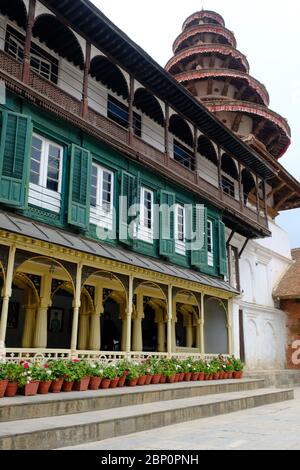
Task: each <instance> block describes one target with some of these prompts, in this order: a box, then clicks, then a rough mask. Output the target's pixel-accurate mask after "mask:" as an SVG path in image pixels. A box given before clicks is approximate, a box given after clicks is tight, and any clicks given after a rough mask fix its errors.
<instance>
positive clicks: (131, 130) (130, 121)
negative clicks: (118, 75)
mask: <svg viewBox="0 0 300 470" xmlns="http://www.w3.org/2000/svg"><path fill="white" fill-rule="evenodd" d="M134 83H135V81H134V77H133V76H132V75H130V87H129V96H128V132H129V145H132V143H133V136H134V122H133V121H134V120H133V102H134Z"/></svg>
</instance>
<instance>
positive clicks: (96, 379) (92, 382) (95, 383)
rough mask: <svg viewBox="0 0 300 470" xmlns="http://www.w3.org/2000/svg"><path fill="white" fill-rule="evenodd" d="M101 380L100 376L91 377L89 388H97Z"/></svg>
mask: <svg viewBox="0 0 300 470" xmlns="http://www.w3.org/2000/svg"><path fill="white" fill-rule="evenodd" d="M101 382H102V377H91V380H90V383H89V390H98V389H99V388H100V385H101Z"/></svg>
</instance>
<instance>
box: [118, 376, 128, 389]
mask: <svg viewBox="0 0 300 470" xmlns="http://www.w3.org/2000/svg"><path fill="white" fill-rule="evenodd" d="M126 377H127V374H126V375H123V376H122V377H120V378H119V383H118V387H124V386H125V382H126Z"/></svg>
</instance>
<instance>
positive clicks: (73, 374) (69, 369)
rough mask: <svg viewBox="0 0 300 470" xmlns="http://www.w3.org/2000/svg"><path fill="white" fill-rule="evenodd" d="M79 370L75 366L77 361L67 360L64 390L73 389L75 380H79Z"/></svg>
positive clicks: (67, 391) (69, 390)
mask: <svg viewBox="0 0 300 470" xmlns="http://www.w3.org/2000/svg"><path fill="white" fill-rule="evenodd" d="M77 377H78V375H77V370H76V366H75V362H73V361H67V362H66V368H65V375H64V381H63V384H62V391H63V392H66V393H69V392H71V391H72V389H73V385H74V382H75V380H77Z"/></svg>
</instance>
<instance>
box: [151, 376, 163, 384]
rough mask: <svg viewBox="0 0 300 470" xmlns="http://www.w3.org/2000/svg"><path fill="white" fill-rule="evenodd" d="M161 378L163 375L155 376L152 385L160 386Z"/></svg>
mask: <svg viewBox="0 0 300 470" xmlns="http://www.w3.org/2000/svg"><path fill="white" fill-rule="evenodd" d="M160 378H161V375H160V374H155V375H153V377H152V380H151V383H152V384H153V385H157V384H159V382H160Z"/></svg>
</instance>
